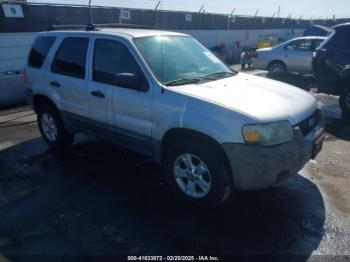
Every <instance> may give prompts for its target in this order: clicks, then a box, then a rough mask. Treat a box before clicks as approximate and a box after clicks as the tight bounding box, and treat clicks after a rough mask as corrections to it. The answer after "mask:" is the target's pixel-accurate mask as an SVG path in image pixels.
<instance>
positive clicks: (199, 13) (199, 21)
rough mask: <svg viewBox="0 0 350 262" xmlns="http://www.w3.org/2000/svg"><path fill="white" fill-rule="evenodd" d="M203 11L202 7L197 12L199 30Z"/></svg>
mask: <svg viewBox="0 0 350 262" xmlns="http://www.w3.org/2000/svg"><path fill="white" fill-rule="evenodd" d="M203 10H204V5H202V6H201V8H200V9H199V11H198V29H199V30H201V22H202V21H201V20H202V19H201V13H202V11H203Z"/></svg>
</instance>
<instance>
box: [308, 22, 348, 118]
mask: <svg viewBox="0 0 350 262" xmlns="http://www.w3.org/2000/svg"><path fill="white" fill-rule="evenodd" d="M334 30H335V31H334V33H333V34H332V35H331V36H330V37H329V38H328V39H327V40H326V41H325V42H324V43H323V44H322V45H321V46H320V47H319V48H318V49H317V51H316V52H315V53H314V56H315V57H314V60H313V67H314V71H315V76H316V79H317V80H318V86H319V87H318V90H319V92H324V93H328V94H334V95H340V99H339V104H340V107H341V109H342V110H343V112H344V114H345V115H347V116H350V23H347V24H341V25H338V26H335V27H334Z"/></svg>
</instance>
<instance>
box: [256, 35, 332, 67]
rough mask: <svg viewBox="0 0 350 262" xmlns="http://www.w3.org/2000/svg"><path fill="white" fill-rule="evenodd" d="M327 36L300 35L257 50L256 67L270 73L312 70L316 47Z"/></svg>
mask: <svg viewBox="0 0 350 262" xmlns="http://www.w3.org/2000/svg"><path fill="white" fill-rule="evenodd" d="M325 39H326V37H320V36H316V37H299V38H294V39H292V40H289V41H287V42H284V43H282V44H279V45H277V46H275V47H272V48H263V49H258V50H257V51H256V54H257V56H256V59H255V61H254V67H255V68H257V69H264V70H265V69H266V70H268V71H269V73H281V72H287V71H288V72H298V73H310V72H311V71H312V57H313V52H314V51H315V50H316V48H317V47H318V46H319V45H320V44H321V43H322V42H323V41H324V40H325Z"/></svg>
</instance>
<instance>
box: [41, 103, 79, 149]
mask: <svg viewBox="0 0 350 262" xmlns="http://www.w3.org/2000/svg"><path fill="white" fill-rule="evenodd" d="M38 126H39V130H40V133H41V136H42V137H43V139H44V140H45V142H46V143H47V144H48V145H49V146H50V147H52V148H54V149H64V148H67V147H69V146H70V145H71V144H72V143H73V140H74V136H73V135H72V134H69V133H68V131H67V130H66V129H65V127H64V125H63V122H62V120H61V118H60V116H59V114H58V113H57V111H56V109H54V108H52V107H51V106H49V105H42V106H40V107H39V109H38Z"/></svg>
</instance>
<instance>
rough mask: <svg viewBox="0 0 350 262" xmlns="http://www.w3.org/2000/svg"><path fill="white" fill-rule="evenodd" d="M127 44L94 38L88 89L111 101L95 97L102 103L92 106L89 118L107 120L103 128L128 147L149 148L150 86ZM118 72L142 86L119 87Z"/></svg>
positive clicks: (150, 128)
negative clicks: (92, 109) (133, 77)
mask: <svg viewBox="0 0 350 262" xmlns="http://www.w3.org/2000/svg"><path fill="white" fill-rule="evenodd" d="M127 45H128V43H127V42H124V41H123V40H119V41H118V40H117V39H116V38H115V37H114V38H108V37H96V38H95V40H94V54H93V59H92V81H91V86H90V91H91V92H92V91H101V92H103V94H104V95H105V96H106V97H107V96H108V98H110V100H107V101H106V103H103V98H102V99H100V100H98V101H101V103H100V105H99V106H97V107H96V108H94V111H93V112H92V113H93V115H92V120H93V121H97V122H104V123H109V124H110V127H107V126H106V128H107V129H109V131H113V133H114V134H117V135H118V139H119V140H121V141H122V142H125V143H126V144H127V145H128V146H131V147H137V148H143V149H146V150H148V149H150V146H151V143H150V142H151V136H152V134H151V130H152V111H151V110H152V107H151V103H152V89H151V88H149V87H150V85H149V83H148V81H147V80H146V78H145V76H144V73H143V71H142V70H141V67H140V65H139V64H138V62H137V56H136V55H135V54H132V48H130V49H129V48H128V47H127ZM120 73H129V74H133V75H135V76H137V77H138V78H139V79H140V85H143V88H139V87H137V86H135V88H126V87H122V86H118V84H117V83H116V76H117V75H118V74H120ZM145 86H146V88H145ZM141 89H142V90H141Z"/></svg>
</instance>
